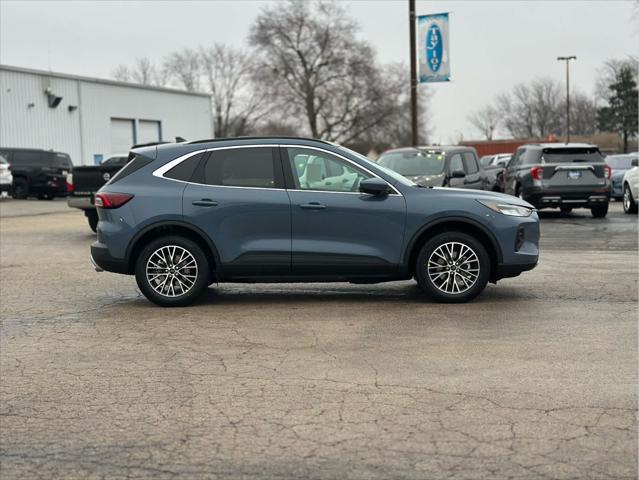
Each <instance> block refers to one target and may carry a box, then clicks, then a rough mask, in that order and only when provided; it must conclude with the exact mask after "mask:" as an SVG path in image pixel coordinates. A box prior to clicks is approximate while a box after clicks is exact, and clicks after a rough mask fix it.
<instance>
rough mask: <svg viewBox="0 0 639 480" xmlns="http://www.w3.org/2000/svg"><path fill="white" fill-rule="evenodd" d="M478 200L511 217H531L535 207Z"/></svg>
mask: <svg viewBox="0 0 639 480" xmlns="http://www.w3.org/2000/svg"><path fill="white" fill-rule="evenodd" d="M477 201H478V202H479V203H481V204H482V205H484V206H485V207H488V208H490V209H491V210H493V211H495V212H497V213H503V214H504V215H508V216H510V217H529V216H530V214H531V213H532V212H533V211H534V209H532V208H528V207H521V206H519V205H509V204H507V203H495V202H483V201H481V200H477Z"/></svg>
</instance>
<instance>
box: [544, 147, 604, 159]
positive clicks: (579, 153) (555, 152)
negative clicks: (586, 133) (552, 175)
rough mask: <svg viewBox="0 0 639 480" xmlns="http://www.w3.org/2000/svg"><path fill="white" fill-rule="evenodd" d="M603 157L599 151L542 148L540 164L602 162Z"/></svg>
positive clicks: (571, 148) (590, 148) (589, 148)
mask: <svg viewBox="0 0 639 480" xmlns="http://www.w3.org/2000/svg"><path fill="white" fill-rule="evenodd" d="M603 161H604V159H603V156H602V155H601V153H599V149H597V148H594V147H587V148H575V147H568V148H544V149H543V151H542V154H541V163H565V162H586V163H600V162H603Z"/></svg>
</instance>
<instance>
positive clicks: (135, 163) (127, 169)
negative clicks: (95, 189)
mask: <svg viewBox="0 0 639 480" xmlns="http://www.w3.org/2000/svg"><path fill="white" fill-rule="evenodd" d="M152 161H153V159H152V158H148V157H143V156H142V155H136V156H135V157H134V158H133V160H131V161H130V162H129V163H127V164H126V165H125V166H124V168H122V169H121V170H118V173H116V174H115V175H114V176H113V177H111V180H109V181H108V182H107V184H108V185H112V184H114V183H115V182H119V181H120V180H122V179H123V178H125V177H128V176H129V175H131V174H132V173H135V172H137V171H138V170H140V169H141V168H142V167H144V166H146V165H148V164H149V163H151V162H152Z"/></svg>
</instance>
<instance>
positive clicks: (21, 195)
mask: <svg viewBox="0 0 639 480" xmlns="http://www.w3.org/2000/svg"><path fill="white" fill-rule="evenodd" d="M11 196H12V197H13V198H16V199H20V200H23V199H25V198H27V197H28V196H29V182H27V179H26V178H16V179H14V180H13V188H12V189H11Z"/></svg>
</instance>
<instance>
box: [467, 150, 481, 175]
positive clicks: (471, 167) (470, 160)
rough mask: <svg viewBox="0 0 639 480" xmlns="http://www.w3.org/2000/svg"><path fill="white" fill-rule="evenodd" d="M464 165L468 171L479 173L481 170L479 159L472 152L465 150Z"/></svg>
mask: <svg viewBox="0 0 639 480" xmlns="http://www.w3.org/2000/svg"><path fill="white" fill-rule="evenodd" d="M464 166H465V167H466V173H477V172H478V171H479V167H478V166H477V159H476V158H475V155H474V154H473V153H471V152H464Z"/></svg>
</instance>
